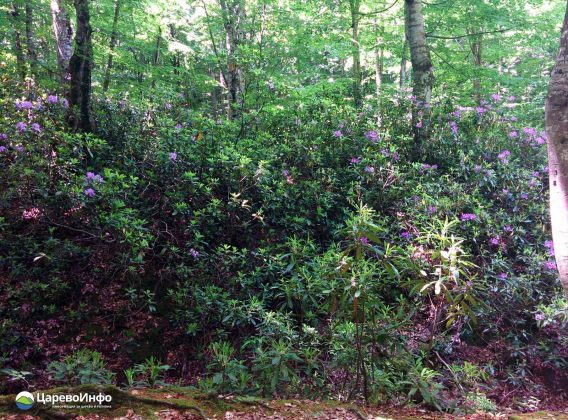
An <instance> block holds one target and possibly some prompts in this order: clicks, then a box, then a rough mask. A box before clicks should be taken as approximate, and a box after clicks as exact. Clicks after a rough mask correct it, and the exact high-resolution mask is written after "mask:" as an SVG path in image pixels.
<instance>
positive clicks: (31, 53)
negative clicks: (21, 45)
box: [25, 0, 37, 75]
mask: <svg viewBox="0 0 568 420" xmlns="http://www.w3.org/2000/svg"><path fill="white" fill-rule="evenodd" d="M25 9H26V46H27V49H28V51H27V52H28V62H29V63H30V70H31V73H32V75H35V74H36V69H37V54H36V49H35V39H34V14H33V7H32V4H31V1H30V0H26V6H25Z"/></svg>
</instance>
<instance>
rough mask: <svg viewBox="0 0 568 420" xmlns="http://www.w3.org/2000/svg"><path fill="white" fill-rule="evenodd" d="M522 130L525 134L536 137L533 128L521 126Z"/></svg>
mask: <svg viewBox="0 0 568 420" xmlns="http://www.w3.org/2000/svg"><path fill="white" fill-rule="evenodd" d="M523 132H524V133H525V134H526V135H527V136H531V137H536V130H535V129H534V128H531V127H525V128H523Z"/></svg>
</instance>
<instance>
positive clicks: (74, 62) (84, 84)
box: [68, 0, 94, 132]
mask: <svg viewBox="0 0 568 420" xmlns="http://www.w3.org/2000/svg"><path fill="white" fill-rule="evenodd" d="M74 6H75V13H76V15H77V25H76V26H77V32H76V34H75V50H74V51H73V55H72V56H71V59H70V61H69V70H70V74H71V86H70V89H69V95H68V96H69V109H70V113H69V116H68V122H69V124H70V125H71V127H72V128H73V129H74V130H79V131H83V132H90V131H92V129H93V125H94V122H93V119H92V116H91V72H92V66H93V43H92V39H91V34H92V32H93V31H92V29H91V23H90V14H89V0H74ZM77 110H78V113H77V112H76V111H77Z"/></svg>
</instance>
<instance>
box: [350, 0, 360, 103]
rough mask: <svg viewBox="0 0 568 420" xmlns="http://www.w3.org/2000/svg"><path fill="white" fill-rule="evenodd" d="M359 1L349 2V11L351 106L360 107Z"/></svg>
mask: <svg viewBox="0 0 568 420" xmlns="http://www.w3.org/2000/svg"><path fill="white" fill-rule="evenodd" d="M360 6H361V1H360V0H349V10H350V11H351V31H352V32H351V37H352V39H351V43H352V54H353V104H354V105H355V108H360V107H361V46H360V44H359V19H360V14H359V9H360Z"/></svg>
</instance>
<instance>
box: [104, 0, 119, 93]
mask: <svg viewBox="0 0 568 420" xmlns="http://www.w3.org/2000/svg"><path fill="white" fill-rule="evenodd" d="M119 14H120V0H115V2H114V17H113V19H112V32H111V33H110V43H109V53H108V59H107V66H106V70H105V79H104V82H103V92H106V91H108V87H109V85H110V72H111V70H112V60H113V58H114V49H115V47H116V43H117V41H118V15H119Z"/></svg>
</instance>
